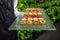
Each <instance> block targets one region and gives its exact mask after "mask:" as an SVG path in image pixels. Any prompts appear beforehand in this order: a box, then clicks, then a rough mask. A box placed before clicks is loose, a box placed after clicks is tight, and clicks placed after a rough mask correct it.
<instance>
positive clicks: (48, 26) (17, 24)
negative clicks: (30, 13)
mask: <svg viewBox="0 0 60 40" xmlns="http://www.w3.org/2000/svg"><path fill="white" fill-rule="evenodd" d="M41 12H42V16H43V18H44V19H45V20H46V24H45V25H27V24H26V25H20V21H21V19H22V17H23V15H24V12H21V14H20V15H19V16H18V17H17V18H16V20H15V21H14V22H13V23H12V25H11V26H10V28H9V30H27V29H29V30H56V28H55V26H54V25H53V22H52V21H51V20H50V19H49V17H48V15H47V14H46V13H45V11H44V9H41Z"/></svg>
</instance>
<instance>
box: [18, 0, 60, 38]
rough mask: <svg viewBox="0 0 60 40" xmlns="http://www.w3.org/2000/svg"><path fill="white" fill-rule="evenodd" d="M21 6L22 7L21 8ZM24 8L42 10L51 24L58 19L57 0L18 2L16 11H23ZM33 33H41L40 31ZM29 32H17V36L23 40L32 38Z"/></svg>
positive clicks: (21, 0) (59, 5)
mask: <svg viewBox="0 0 60 40" xmlns="http://www.w3.org/2000/svg"><path fill="white" fill-rule="evenodd" d="M21 4H22V6H21ZM26 8H43V9H45V11H46V13H47V15H48V16H49V17H50V19H51V20H52V21H53V22H56V20H57V19H60V1H59V0H45V1H43V2H40V1H39V0H18V5H17V9H18V11H23V10H24V9H26ZM34 31H35V32H41V30H39V31H36V30H34ZM32 32H33V31H31V30H29V31H28V32H27V31H26V30H24V31H18V34H19V36H20V37H21V36H23V37H24V39H27V38H30V37H31V36H32Z"/></svg>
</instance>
